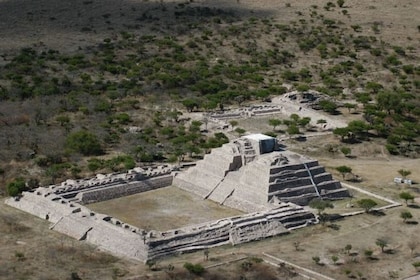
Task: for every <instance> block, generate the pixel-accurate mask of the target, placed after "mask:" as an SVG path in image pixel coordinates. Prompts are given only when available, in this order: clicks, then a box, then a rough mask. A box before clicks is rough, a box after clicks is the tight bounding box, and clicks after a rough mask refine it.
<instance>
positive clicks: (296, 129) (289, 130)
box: [287, 124, 300, 135]
mask: <svg viewBox="0 0 420 280" xmlns="http://www.w3.org/2000/svg"><path fill="white" fill-rule="evenodd" d="M299 132H300V131H299V127H297V126H296V125H295V124H291V125H289V127H288V128H287V133H289V135H295V134H299Z"/></svg>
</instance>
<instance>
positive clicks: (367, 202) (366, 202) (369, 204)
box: [357, 198, 378, 213]
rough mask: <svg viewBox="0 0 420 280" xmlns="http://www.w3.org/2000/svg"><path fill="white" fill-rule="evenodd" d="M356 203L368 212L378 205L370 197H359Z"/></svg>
mask: <svg viewBox="0 0 420 280" xmlns="http://www.w3.org/2000/svg"><path fill="white" fill-rule="evenodd" d="M357 204H358V205H359V207H361V208H363V209H365V212H366V213H369V211H370V210H371V209H372V208H373V207H375V206H376V205H378V203H376V201H374V200H373V199H370V198H364V199H361V200H359V201H357Z"/></svg>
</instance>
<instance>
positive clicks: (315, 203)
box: [309, 198, 334, 215]
mask: <svg viewBox="0 0 420 280" xmlns="http://www.w3.org/2000/svg"><path fill="white" fill-rule="evenodd" d="M309 207H311V208H314V209H317V210H318V215H320V214H321V213H322V212H323V211H324V210H325V209H327V208H334V205H333V204H332V203H331V202H329V201H327V200H324V199H321V198H314V199H312V200H311V201H310V202H309Z"/></svg>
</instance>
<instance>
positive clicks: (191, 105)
mask: <svg viewBox="0 0 420 280" xmlns="http://www.w3.org/2000/svg"><path fill="white" fill-rule="evenodd" d="M182 105H184V106H185V108H187V110H188V112H192V111H193V110H194V109H195V108H198V107H199V103H198V101H197V100H194V99H185V100H184V101H182Z"/></svg>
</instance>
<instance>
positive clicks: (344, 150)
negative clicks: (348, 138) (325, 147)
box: [340, 146, 351, 157]
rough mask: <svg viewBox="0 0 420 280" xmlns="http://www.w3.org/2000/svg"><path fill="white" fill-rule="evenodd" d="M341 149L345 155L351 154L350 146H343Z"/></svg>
mask: <svg viewBox="0 0 420 280" xmlns="http://www.w3.org/2000/svg"><path fill="white" fill-rule="evenodd" d="M340 151H341V152H342V153H343V154H344V156H346V157H348V156H349V155H350V154H351V149H350V148H349V147H345V146H344V147H341V148H340Z"/></svg>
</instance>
